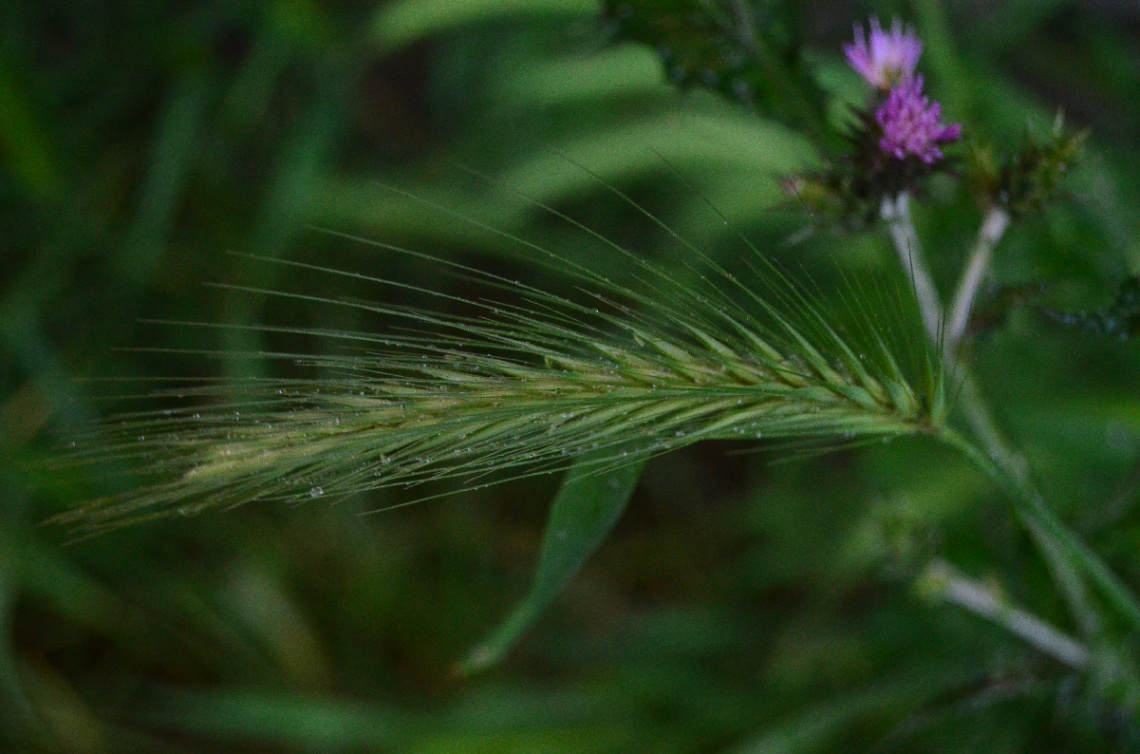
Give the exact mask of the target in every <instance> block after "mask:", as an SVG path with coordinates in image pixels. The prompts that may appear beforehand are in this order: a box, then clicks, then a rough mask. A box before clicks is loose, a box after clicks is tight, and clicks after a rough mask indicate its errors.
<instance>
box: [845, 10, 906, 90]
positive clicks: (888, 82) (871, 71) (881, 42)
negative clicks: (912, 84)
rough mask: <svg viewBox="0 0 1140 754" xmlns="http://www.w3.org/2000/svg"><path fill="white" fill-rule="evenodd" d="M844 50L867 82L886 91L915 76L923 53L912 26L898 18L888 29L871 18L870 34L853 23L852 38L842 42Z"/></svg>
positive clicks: (852, 64) (850, 62)
mask: <svg viewBox="0 0 1140 754" xmlns="http://www.w3.org/2000/svg"><path fill="white" fill-rule="evenodd" d="M843 52H844V54H845V55H846V56H847V62H848V63H849V64H850V65H851V67H852V68H854V69H855V70H856V72H858V73H859V75H860V76H862V77H863V78H864V79H866V81H867V83H868V84H870V85H871V86H873V87H875V88H877V89H881V90H883V91H887V90H889V89H891V87H893V86H894V85H895V84H897V83H899V82H902V81H906V80H908V79H910V78H912V77H913V76H914V71H915V68H916V67H917V66H918V58H919V57H920V56H921V55H922V42H920V41H919V39H918V36H917V35H916V34H915V33H914V27H912V26H903V23H902V21H900V20H898V19H897V18H896V19H895V20H894V21H893V22H892V23H891V28H890V31H886V30H884V29H883V27H882V26H881V25H880V24H879V19H877V18H872V19H871V33H870V35H867V34H865V33H864V31H863V27H862V26H860V25H858V24H856V25H855V42H854V43H852V44H846V45H844V46H843Z"/></svg>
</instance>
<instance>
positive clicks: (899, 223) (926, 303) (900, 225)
mask: <svg viewBox="0 0 1140 754" xmlns="http://www.w3.org/2000/svg"><path fill="white" fill-rule="evenodd" d="M880 212H881V214H882V217H883V220H884V221H885V222H886V223H887V228H888V229H889V230H890V233H891V241H893V242H894V246H895V251H896V252H898V255H899V262H900V263H901V264H902V266H903V269H904V270H905V271H906V273H907V274H908V275H910V279H911V282H912V284H913V285H914V293H915V296H916V298H917V299H918V306H919V311H920V312H921V313H922V324H923V325H924V326H925V327H926V334H927V335H928V336H929V337H930V340H931V342H932V343H938V342H939V341H940V339H941V333H942V300H941V299H940V298H939V297H938V289H937V288H935V287H934V280H933V279H932V278H931V277H930V271H929V270H928V269H927V268H926V262H925V260H924V259H923V256H922V245H921V244H920V243H919V240H918V233H917V231H915V229H914V219H913V218H912V217H911V214H910V195H909V194H908V193H907V192H905V191H903V192H900V193H899V194H898V195H897V196H896V197H895V198H894V199H891V198H890V197H887V198H886V199H884V200H883V206H882V208H881V210H880Z"/></svg>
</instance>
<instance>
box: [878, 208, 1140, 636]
mask: <svg viewBox="0 0 1140 754" xmlns="http://www.w3.org/2000/svg"><path fill="white" fill-rule="evenodd" d="M907 199H908V197H907V195H906V194H905V193H904V194H900V195H899V196H898V197H897V198H896V199H895V200H894V201H891V200H889V199H888V200H887V201H885V202H884V203H883V209H882V216H883V219H884V220H885V221H886V222H887V224H888V229H889V230H890V235H891V240H892V242H893V243H894V246H895V250H896V251H897V252H898V255H899V259H900V262H901V263H902V264H903V266H904V268H905V269H906V270H907V272H908V273H909V275H910V277H911V279H912V280H913V281H914V283H915V293H916V295H917V296H918V300H919V304H920V307H921V310H922V317H923V323H924V325H925V326H926V330H927V334H928V335H929V337H930V339H931V342H932V343H934V345H935V347H938V345H939V339H940V335H941V327H940V323H941V322H942V316H943V312H942V306H941V302H940V301H939V298H938V292H937V289H935V288H934V285H933V282H932V278H931V277H930V273H929V271H928V270H927V268H926V264H925V261H924V260H923V257H922V253H921V248H920V247H919V244H918V235H917V232H916V231H915V228H914V223H913V220H912V218H911V215H910V212H909V207H908V201H907ZM1002 230H1004V228H1002ZM993 235H995V236H996V237H995V238H994V242H995V243H996V240H997V237H1000V234H993ZM987 247H988V248H987V249H986V253H985V256H986V257H988V256H989V252H990V251H991V250H992V247H993V244H987ZM970 273H971V270H970V269H967V271H966V273H965V274H966V275H970ZM979 279H980V276H979ZM963 285H965V286H967V287H968V286H969V283H963V284H962V285H960V286H959V288H960V289H962V288H963ZM942 357H943V359H944V360H945V362H946V365H947V367H949V368H951V369H953V370H955V371H956V372H957V373H958V375H959V376H960V379H961V392H960V394H959V398H958V405H959V407H960V408H961V409H962V412H963V414H964V416H965V418H966V421H967V423H968V424H969V425H970V428H971V429H972V430H973V432H974V434H975V436H976V437H977V440H978V441H979V442H980V443H981V445H982V449H979V448H978V446H977V445H975V444H974V443H971V442H969V441H968V440H966V439H965V438H964V437H962V436H961V435H960V434H958V433H957V432H956V431H954V430H952V429H950V428H948V427H944V428H943V429H941V430H940V431H939V433H938V436H939V438H940V439H941V440H942V441H943V442H945V443H946V444H947V445H949V446H951V447H954V448H956V449H957V450H958V451H960V452H962V453H963V454H964V455H965V456H966V457H967V458H968V459H969V460H970V461H971V462H972V463H974V465H975V466H977V467H978V469H979V470H980V471H982V472H983V473H984V474H985V475H986V476H988V477H989V478H990V479H992V480H993V481H994V483H995V484H997V486H998V487H999V488H1000V489H1001V490H1002V491H1003V492H1004V493H1005V494H1006V496H1007V497H1008V498H1009V500H1010V501H1011V502H1012V504H1013V508H1014V512H1015V513H1016V514H1017V516H1018V518H1019V519H1020V520H1021V522H1022V523H1023V524H1024V525H1025V527H1026V529H1027V531H1028V532H1029V534H1030V536H1032V537H1033V539H1034V542H1035V543H1036V545H1037V547H1038V549H1039V550H1040V551H1041V553H1042V555H1043V556H1044V558H1045V560H1046V562H1047V563H1048V564H1049V567H1050V569H1051V570H1052V571H1053V575H1054V578H1055V579H1056V580H1057V582H1058V585H1059V586H1060V587H1061V589H1062V590H1063V592H1064V594H1065V596H1066V599H1067V601H1068V603H1069V606H1070V609H1071V610H1072V612H1073V615H1074V618H1075V619H1076V620H1077V621H1078V623H1079V624H1080V626H1081V628H1082V630H1083V632H1084V633H1085V634H1086V635H1089V636H1095V635H1097V634H1099V633H1100V628H1101V627H1100V621H1099V619H1098V618H1097V616H1096V611H1095V610H1094V608H1093V607H1092V605H1091V603H1090V601H1089V598H1088V595H1087V593H1086V591H1085V588H1084V585H1083V583H1082V579H1081V578H1080V573H1081V572H1083V573H1084V574H1085V576H1087V577H1088V578H1089V579H1090V580H1091V581H1092V582H1093V583H1094V584H1095V585H1096V586H1097V587H1098V588H1099V589H1100V590H1101V592H1102V594H1103V595H1104V597H1105V598H1106V599H1107V600H1108V601H1109V602H1110V603H1111V604H1112V606H1113V607H1114V608H1115V609H1116V610H1117V611H1118V612H1119V613H1120V614H1121V616H1123V617H1124V618H1126V619H1127V620H1128V622H1129V623H1130V624H1131V625H1132V627H1133V628H1134V629H1135V630H1137V631H1140V604H1138V603H1137V601H1136V598H1135V596H1134V595H1133V594H1132V593H1131V590H1129V588H1128V587H1127V586H1126V585H1125V584H1124V582H1122V581H1121V580H1120V578H1119V577H1118V576H1116V574H1114V573H1113V572H1112V571H1111V570H1110V569H1109V568H1108V566H1107V565H1106V564H1105V563H1104V561H1103V560H1101V558H1100V556H1098V555H1097V554H1096V553H1095V552H1094V551H1093V550H1092V549H1091V548H1090V547H1089V546H1088V545H1086V544H1085V543H1084V542H1082V541H1081V540H1080V539H1079V538H1078V537H1077V536H1076V535H1075V534H1074V533H1073V532H1072V531H1071V530H1070V529H1069V528H1068V527H1067V526H1066V525H1065V523H1064V522H1063V521H1062V520H1061V519H1060V518H1059V517H1058V516H1057V514H1056V513H1055V512H1054V511H1053V510H1052V509H1051V508H1050V507H1049V506H1048V505H1046V503H1045V501H1044V498H1043V497H1042V496H1041V493H1040V492H1039V491H1038V490H1037V488H1036V487H1035V485H1034V484H1033V481H1032V479H1031V478H1030V475H1029V471H1028V469H1027V468H1026V464H1025V462H1024V460H1023V459H1022V458H1021V457H1020V456H1018V455H1017V454H1016V453H1015V452H1014V451H1013V450H1012V449H1011V448H1010V447H1009V445H1008V444H1007V442H1006V441H1005V438H1004V437H1002V434H1001V432H1000V431H999V430H998V427H997V424H996V423H995V422H994V420H993V417H992V416H991V415H990V412H989V409H988V408H987V406H986V404H985V401H984V400H983V399H982V397H981V394H980V393H979V391H978V388H977V384H976V382H975V380H974V378H973V375H972V374H971V373H970V369H969V367H968V366H967V365H966V364H964V363H962V362H961V361H960V360H958V359H956V358H955V356H954V355H953V353H952V352H951V351H950V350H943V351H942Z"/></svg>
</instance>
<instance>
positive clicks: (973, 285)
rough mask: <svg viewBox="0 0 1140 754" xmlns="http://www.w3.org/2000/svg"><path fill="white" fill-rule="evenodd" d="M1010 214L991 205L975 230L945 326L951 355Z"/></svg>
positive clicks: (959, 338) (963, 330)
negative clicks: (974, 238) (976, 233)
mask: <svg viewBox="0 0 1140 754" xmlns="http://www.w3.org/2000/svg"><path fill="white" fill-rule="evenodd" d="M1009 220H1010V218H1009V214H1008V213H1007V212H1006V211H1005V210H1004V209H1002V208H1000V207H992V208H991V209H990V211H989V212H987V213H986V217H985V220H983V221H982V227H981V228H980V229H979V231H978V240H977V241H976V242H975V243H974V248H973V249H972V250H971V251H970V260H969V262H968V263H967V265H966V271H965V272H963V273H962V279H961V280H959V281H958V290H957V291H956V292H955V293H954V300H953V302H952V303H951V305H950V318H949V320H948V321H949V325H948V327H947V329H946V342H945V351H946V353H947V354H950V355H953V354H954V353H955V352H956V351H957V350H958V344H959V343H960V342H961V340H962V336H963V335H964V334H965V332H966V325H967V324H968V323H969V321H970V311H971V309H973V306H974V298H975V296H976V295H977V293H978V286H979V285H981V282H982V278H983V277H985V273H986V270H987V269H988V268H989V264H990V257H991V256H992V255H993V249H994V246H996V245H997V242H998V241H1000V240H1001V237H1002V235H1004V234H1005V231H1006V229H1007V228H1008V227H1009Z"/></svg>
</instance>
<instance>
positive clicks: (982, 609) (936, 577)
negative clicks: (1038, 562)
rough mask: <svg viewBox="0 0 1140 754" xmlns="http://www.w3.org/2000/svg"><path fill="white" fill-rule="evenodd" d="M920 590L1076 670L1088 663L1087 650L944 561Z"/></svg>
mask: <svg viewBox="0 0 1140 754" xmlns="http://www.w3.org/2000/svg"><path fill="white" fill-rule="evenodd" d="M920 583H921V585H922V587H924V588H926V589H929V590H930V593H931V594H932V596H935V597H938V598H941V599H944V600H946V601H947V602H950V603H952V604H955V605H958V606H959V607H962V608H965V609H966V610H969V611H970V612H972V613H974V614H975V615H978V616H980V617H982V618H985V619H987V620H989V621H992V622H993V623H996V624H997V625H999V626H1001V627H1002V628H1004V629H1006V630H1007V631H1009V632H1010V633H1011V634H1014V635H1016V636H1019V637H1021V638H1022V639H1024V640H1025V641H1027V642H1028V643H1029V644H1031V645H1033V646H1034V647H1036V648H1037V649H1038V650H1039V651H1041V652H1043V653H1044V654H1047V655H1049V656H1050V657H1053V658H1054V659H1056V660H1059V661H1060V662H1062V663H1064V664H1066V665H1068V666H1069V667H1071V668H1073V669H1075V670H1085V669H1087V668H1088V666H1089V664H1090V662H1091V659H1092V658H1091V656H1090V654H1089V651H1088V649H1086V648H1085V646H1084V645H1083V644H1081V643H1080V642H1078V641H1077V640H1076V639H1073V638H1071V637H1069V636H1068V635H1066V634H1065V633H1063V632H1062V631H1060V630H1058V629H1056V628H1054V627H1053V626H1051V625H1050V624H1048V623H1046V622H1045V621H1043V620H1041V619H1040V618H1038V617H1037V616H1035V615H1033V614H1031V613H1028V612H1026V611H1025V610H1021V609H1020V608H1017V607H1014V606H1013V605H1010V604H1008V603H1006V602H1004V601H1003V600H1001V599H999V598H998V597H997V596H996V595H994V593H993V592H992V590H990V589H987V588H986V587H985V586H984V585H982V584H980V583H978V582H977V581H974V580H973V579H969V578H967V577H966V576H965V575H963V574H962V573H960V572H959V571H958V570H957V569H956V568H954V567H953V566H952V565H950V564H949V563H947V562H946V561H944V560H935V561H934V562H933V563H931V564H930V565H929V566H927V568H926V570H925V572H924V573H923V574H922V576H921V577H920Z"/></svg>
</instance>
